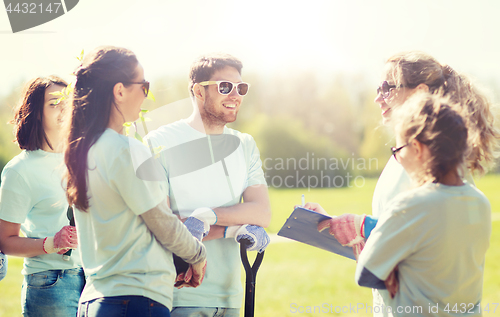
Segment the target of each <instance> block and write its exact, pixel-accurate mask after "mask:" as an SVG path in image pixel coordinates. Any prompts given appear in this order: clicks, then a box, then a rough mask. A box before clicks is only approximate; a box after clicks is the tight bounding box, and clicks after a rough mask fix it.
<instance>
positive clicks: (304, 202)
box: [302, 194, 306, 207]
mask: <svg viewBox="0 0 500 317" xmlns="http://www.w3.org/2000/svg"><path fill="white" fill-rule="evenodd" d="M305 204H306V199H305V197H304V194H302V207H304V205H305Z"/></svg>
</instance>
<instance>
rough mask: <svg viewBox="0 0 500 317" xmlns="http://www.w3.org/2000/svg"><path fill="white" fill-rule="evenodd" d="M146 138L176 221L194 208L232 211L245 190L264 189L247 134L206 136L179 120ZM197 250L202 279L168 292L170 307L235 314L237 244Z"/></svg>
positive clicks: (238, 288)
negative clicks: (202, 258) (203, 266)
mask: <svg viewBox="0 0 500 317" xmlns="http://www.w3.org/2000/svg"><path fill="white" fill-rule="evenodd" d="M147 137H148V139H149V140H150V141H151V143H152V145H153V147H154V148H157V149H158V147H159V146H161V147H162V148H161V152H160V153H161V154H160V155H161V162H162V166H163V168H164V172H165V175H166V176H167V178H168V196H169V198H170V205H171V207H172V210H173V211H174V212H178V213H179V214H180V215H181V216H182V217H188V216H189V215H190V214H191V212H193V210H195V209H196V208H200V207H212V208H215V207H227V206H233V205H235V204H238V203H240V202H241V198H242V195H243V192H244V191H245V189H246V188H248V187H249V186H252V185H263V184H264V185H265V184H266V181H265V178H264V172H263V171H262V162H261V160H260V153H259V150H258V148H257V145H256V144H255V141H254V140H253V138H252V137H251V136H250V135H248V134H245V133H241V132H239V131H236V130H233V129H230V128H227V127H224V131H223V134H220V135H206V134H204V133H201V132H199V131H197V130H195V129H194V128H192V127H191V126H190V125H188V124H187V123H186V121H185V120H180V121H177V122H174V123H172V124H169V125H165V126H162V127H160V128H158V129H157V130H155V131H152V132H150V133H149V134H148V136H147ZM158 150H159V149H158ZM203 244H204V245H205V247H206V249H207V272H206V275H205V279H204V280H203V283H202V284H201V285H200V286H199V287H197V288H182V289H180V290H174V307H179V306H184V307H226V308H239V307H240V306H241V301H242V297H243V290H242V286H241V260H240V255H239V245H238V243H236V242H235V241H234V239H215V240H210V241H206V242H203Z"/></svg>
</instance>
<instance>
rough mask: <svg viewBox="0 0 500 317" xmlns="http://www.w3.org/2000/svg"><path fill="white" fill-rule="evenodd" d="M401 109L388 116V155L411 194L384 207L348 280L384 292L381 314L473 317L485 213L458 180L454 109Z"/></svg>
mask: <svg viewBox="0 0 500 317" xmlns="http://www.w3.org/2000/svg"><path fill="white" fill-rule="evenodd" d="M403 107H404V109H402V108H399V109H397V110H395V111H396V113H395V114H393V116H392V118H395V120H394V121H396V127H395V133H396V144H397V145H398V147H397V148H393V153H394V157H395V160H397V161H398V163H400V164H401V166H402V167H403V168H404V169H405V171H406V173H407V174H408V175H409V177H410V179H411V180H412V181H413V183H414V184H415V185H417V186H418V187H417V188H415V189H412V190H409V191H407V192H405V193H401V194H400V195H398V196H396V198H394V199H393V200H392V201H391V203H390V204H388V205H387V207H386V210H384V213H383V214H382V215H381V217H380V219H379V221H378V223H377V226H376V227H375V229H374V230H373V231H372V232H371V235H370V238H369V239H368V240H367V242H366V245H365V248H364V250H363V252H362V253H361V255H360V257H359V262H358V266H357V270H356V280H357V281H358V283H359V284H360V285H361V286H369V287H378V288H383V289H387V290H388V291H389V294H390V297H391V299H389V300H387V301H385V302H384V303H385V304H386V308H385V309H384V310H386V311H390V312H392V313H393V314H394V315H395V316H407V315H411V316H451V315H453V316H457V315H467V316H470V315H471V314H473V315H481V298H482V288H483V274H484V263H485V255H486V250H487V249H488V246H489V240H490V235H491V207H490V203H489V202H488V199H487V198H486V196H484V194H483V193H482V192H481V191H479V190H478V189H477V188H475V187H474V186H473V185H471V184H470V183H468V182H467V181H464V180H463V179H462V176H461V175H463V166H464V164H463V163H464V161H465V159H466V157H465V156H466V152H467V150H468V144H467V143H468V142H467V134H468V133H467V127H466V124H465V120H464V119H463V118H462V117H461V115H460V114H459V111H461V110H462V109H461V108H462V107H460V106H454V105H452V104H450V103H449V99H443V98H440V97H439V96H436V95H434V96H433V95H430V94H423V96H422V95H421V94H419V95H416V96H415V97H412V98H410V100H408V101H407V102H406V103H405V105H404V106H403ZM397 276H399V280H398V279H397ZM384 281H385V283H384ZM389 308H390V309H389Z"/></svg>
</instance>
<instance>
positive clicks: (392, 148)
mask: <svg viewBox="0 0 500 317" xmlns="http://www.w3.org/2000/svg"><path fill="white" fill-rule="evenodd" d="M405 146H408V143H406V144H405V145H402V146H400V147H395V146H393V147H391V152H392V155H394V158H395V159H396V161H398V162H399V160H398V158H397V156H396V154H397V153H398V152H399V151H401V150H402V149H403V148H404V147H405Z"/></svg>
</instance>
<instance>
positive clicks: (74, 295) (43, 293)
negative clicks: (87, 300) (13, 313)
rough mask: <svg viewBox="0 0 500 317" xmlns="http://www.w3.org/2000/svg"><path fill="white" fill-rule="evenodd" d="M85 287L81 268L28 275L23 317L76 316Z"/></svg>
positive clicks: (25, 283)
mask: <svg viewBox="0 0 500 317" xmlns="http://www.w3.org/2000/svg"><path fill="white" fill-rule="evenodd" d="M84 286H85V276H84V274H83V269H82V268H75V269H69V270H49V271H43V272H38V273H34V274H29V275H26V276H24V282H23V288H22V292H21V306H22V309H23V316H25V317H59V316H60V317H70V316H75V317H76V313H77V311H78V300H79V299H80V294H81V293H82V290H83V287H84Z"/></svg>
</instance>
